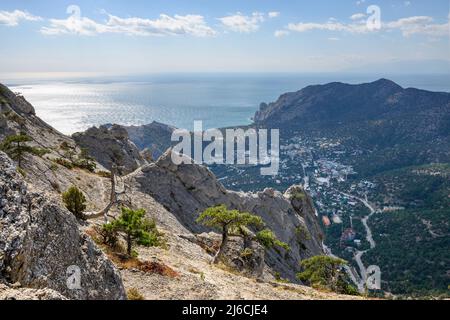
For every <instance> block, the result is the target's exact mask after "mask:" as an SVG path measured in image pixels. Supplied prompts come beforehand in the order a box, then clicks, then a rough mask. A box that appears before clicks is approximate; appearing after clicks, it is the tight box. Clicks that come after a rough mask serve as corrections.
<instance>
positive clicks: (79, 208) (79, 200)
mask: <svg viewBox="0 0 450 320" xmlns="http://www.w3.org/2000/svg"><path fill="white" fill-rule="evenodd" d="M62 198H63V202H64V204H65V206H66V208H67V210H69V211H70V212H72V213H73V214H74V215H75V217H77V218H78V219H84V215H83V212H84V210H85V209H86V197H85V196H84V194H83V192H81V191H80V190H79V189H78V188H77V187H75V186H72V187H70V188H69V190H67V191H66V192H64V193H63V195H62Z"/></svg>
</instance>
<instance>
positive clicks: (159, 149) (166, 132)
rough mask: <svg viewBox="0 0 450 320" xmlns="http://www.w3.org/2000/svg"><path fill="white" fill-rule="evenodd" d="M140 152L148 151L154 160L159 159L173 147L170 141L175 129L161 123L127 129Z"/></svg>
mask: <svg viewBox="0 0 450 320" xmlns="http://www.w3.org/2000/svg"><path fill="white" fill-rule="evenodd" d="M125 129H126V130H127V131H128V134H129V136H130V140H131V141H133V142H134V143H135V144H136V146H137V147H138V148H139V150H148V152H149V153H150V154H151V155H152V158H153V159H158V158H159V157H160V156H161V155H162V154H163V153H164V152H165V151H166V150H167V149H168V148H169V147H170V146H171V145H172V141H171V140H170V138H171V136H172V133H173V131H174V130H175V128H174V127H172V126H168V125H166V124H163V123H159V122H156V121H154V122H152V123H149V124H146V125H142V126H128V127H125Z"/></svg>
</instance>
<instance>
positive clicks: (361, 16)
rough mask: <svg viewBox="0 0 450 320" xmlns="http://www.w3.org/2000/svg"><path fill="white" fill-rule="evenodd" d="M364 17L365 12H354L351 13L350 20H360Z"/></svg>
mask: <svg viewBox="0 0 450 320" xmlns="http://www.w3.org/2000/svg"><path fill="white" fill-rule="evenodd" d="M365 17H366V14H365V13H355V14H354V15H352V16H351V17H350V19H351V20H353V21H356V20H361V19H364V18H365Z"/></svg>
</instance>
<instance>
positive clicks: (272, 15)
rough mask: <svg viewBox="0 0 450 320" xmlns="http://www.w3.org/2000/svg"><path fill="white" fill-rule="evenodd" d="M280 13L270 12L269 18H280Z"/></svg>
mask: <svg viewBox="0 0 450 320" xmlns="http://www.w3.org/2000/svg"><path fill="white" fill-rule="evenodd" d="M280 14H281V13H280V12H278V11H272V12H269V13H268V14H267V15H268V16H269V18H278V17H279V16H280Z"/></svg>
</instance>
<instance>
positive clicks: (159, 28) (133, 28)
mask: <svg viewBox="0 0 450 320" xmlns="http://www.w3.org/2000/svg"><path fill="white" fill-rule="evenodd" d="M41 33H43V34H46V35H61V34H78V35H86V36H92V35H97V34H103V33H119V34H126V35H133V36H166V35H192V36H196V37H207V36H214V35H216V31H215V30H214V29H212V28H211V27H209V26H208V25H207V24H206V22H205V20H204V18H203V16H200V15H186V16H180V15H175V16H173V17H171V16H168V15H165V14H161V15H160V16H159V18H158V19H155V20H150V19H143V18H137V17H132V18H120V17H117V16H114V15H108V20H107V21H106V23H98V22H95V21H93V20H91V19H89V18H86V17H80V18H77V17H74V16H71V17H69V18H67V19H63V20H57V19H51V20H50V26H49V27H43V28H42V29H41Z"/></svg>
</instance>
